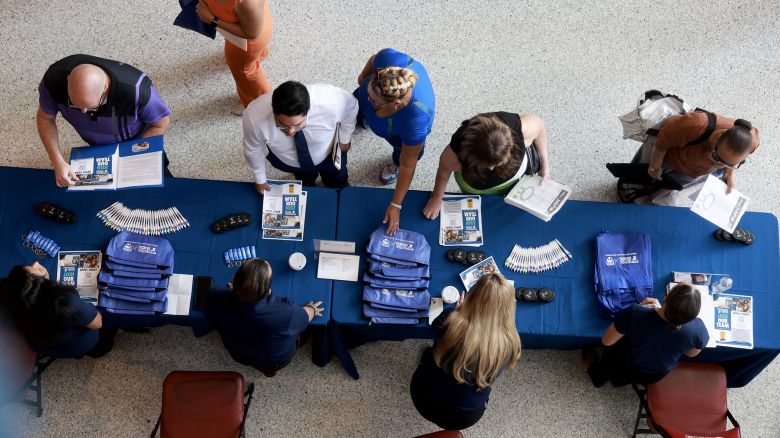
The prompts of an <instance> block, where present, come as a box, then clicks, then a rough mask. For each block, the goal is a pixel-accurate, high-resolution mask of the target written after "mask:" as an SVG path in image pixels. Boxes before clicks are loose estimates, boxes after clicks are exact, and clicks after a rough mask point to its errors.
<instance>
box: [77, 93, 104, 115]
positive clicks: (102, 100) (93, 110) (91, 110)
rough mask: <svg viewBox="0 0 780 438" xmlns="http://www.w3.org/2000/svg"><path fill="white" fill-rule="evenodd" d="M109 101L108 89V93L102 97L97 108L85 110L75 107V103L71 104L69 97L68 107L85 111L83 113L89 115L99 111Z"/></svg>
mask: <svg viewBox="0 0 780 438" xmlns="http://www.w3.org/2000/svg"><path fill="white" fill-rule="evenodd" d="M107 100H108V89H106V91H104V92H103V95H102V96H100V101H99V102H98V104H97V106H95V107H92V108H83V107H80V106H78V105H74V104H73V102H71V100H70V96H68V106H69V107H71V108H73V109H77V110H79V111H83V112H87V113H93V112H95V111H97V110H99V109H100V107H101V106H103V105H105V104H106V101H107Z"/></svg>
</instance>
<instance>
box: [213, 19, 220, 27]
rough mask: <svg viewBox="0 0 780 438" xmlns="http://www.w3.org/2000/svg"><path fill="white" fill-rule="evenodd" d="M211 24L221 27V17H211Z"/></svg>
mask: <svg viewBox="0 0 780 438" xmlns="http://www.w3.org/2000/svg"><path fill="white" fill-rule="evenodd" d="M211 24H213V25H214V27H219V18H217V17H214V18H212V19H211Z"/></svg>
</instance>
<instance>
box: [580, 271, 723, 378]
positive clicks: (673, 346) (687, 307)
mask: <svg viewBox="0 0 780 438" xmlns="http://www.w3.org/2000/svg"><path fill="white" fill-rule="evenodd" d="M700 308H701V296H700V295H699V291H698V290H696V289H695V288H694V287H693V286H691V285H690V284H688V283H680V284H678V285H677V286H675V287H673V288H672V289H671V290H670V291H669V293H668V294H666V297H665V298H664V305H663V306H660V305H659V303H658V300H656V299H655V298H646V299H645V300H644V301H643V302H642V304H635V305H634V306H632V307H628V308H626V309H623V310H621V311H620V312H618V313H617V314H616V315H615V321H614V322H613V323H612V325H610V326H609V328H607V331H606V332H604V336H603V337H602V338H601V342H602V344H604V345H605V346H606V347H607V348H605V349H604V352H603V354H602V356H601V358H596V359H595V360H594V361H593V363H592V364H591V365H590V367H589V368H588V374H589V375H590V378H591V381H593V385H594V386H596V387H597V388H600V387H601V386H603V385H604V384H605V383H606V382H607V381H608V380H611V381H612V384H613V385H614V386H623V385H627V384H629V383H640V384H643V385H648V384H651V383H655V382H658V381H659V380H661V379H663V378H664V376H666V374H667V373H669V371H671V370H672V369H674V367H676V366H677V362H678V361H679V360H680V357H682V355H683V354H684V355H686V356H688V357H694V356H696V355H697V354H699V353H700V352H701V349H702V348H704V347H705V346H706V345H707V342H708V341H709V339H710V337H709V334H708V333H707V328H706V327H705V326H704V323H703V322H702V321H701V320H700V319H699V318H697V316H698V314H699V309H700Z"/></svg>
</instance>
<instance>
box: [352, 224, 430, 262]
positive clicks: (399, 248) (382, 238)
mask: <svg viewBox="0 0 780 438" xmlns="http://www.w3.org/2000/svg"><path fill="white" fill-rule="evenodd" d="M366 251H368V252H369V253H371V254H374V255H377V256H380V257H386V258H390V259H395V260H401V261H407V262H414V263H417V264H420V265H427V264H428V262H429V261H430V256H431V247H430V246H429V245H428V241H427V240H425V236H423V235H422V234H420V233H415V232H414V231H408V230H398V231H396V233H395V234H394V235H392V236H391V235H389V234H387V230H386V229H385V226H384V225H382V226H380V227H379V228H377V229H376V230H374V232H373V233H371V238H370V239H369V241H368V245H367V247H366ZM390 261H392V260H390Z"/></svg>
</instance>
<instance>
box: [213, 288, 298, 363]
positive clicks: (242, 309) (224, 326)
mask: <svg viewBox="0 0 780 438" xmlns="http://www.w3.org/2000/svg"><path fill="white" fill-rule="evenodd" d="M205 313H206V318H208V320H209V321H211V322H212V323H213V324H214V327H215V328H216V329H217V332H218V333H219V336H220V337H221V338H222V343H223V344H225V348H227V350H228V351H229V352H230V354H231V356H233V358H234V359H235V360H236V361H238V362H240V363H243V364H245V365H257V366H270V365H278V364H282V363H285V362H287V361H288V360H289V359H290V358H292V356H293V355H294V354H295V350H296V337H297V336H298V335H299V334H300V333H301V332H302V331H304V330H305V329H306V327H307V326H308V325H309V315H308V314H307V313H306V311H305V310H303V308H302V307H301V306H299V305H297V304H294V303H293V302H292V301H290V300H289V299H287V298H285V297H280V296H276V295H273V294H271V295H269V296H267V297H265V298H263V299H262V300H260V301H258V302H256V303H254V304H244V303H241V302H239V301H238V300H237V299H236V297H235V294H234V293H233V292H232V291H227V290H212V291H210V292H209V294H208V295H207V296H206V305H205Z"/></svg>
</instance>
